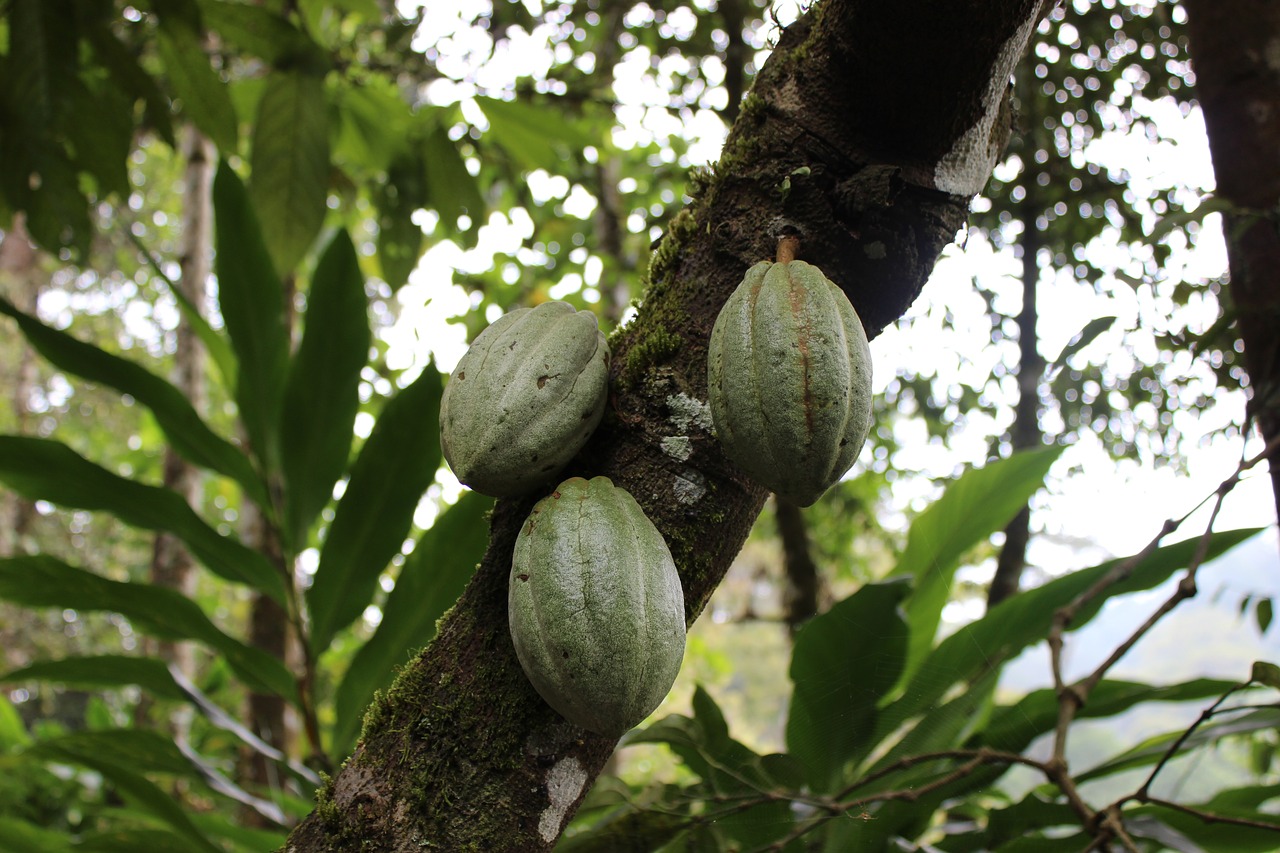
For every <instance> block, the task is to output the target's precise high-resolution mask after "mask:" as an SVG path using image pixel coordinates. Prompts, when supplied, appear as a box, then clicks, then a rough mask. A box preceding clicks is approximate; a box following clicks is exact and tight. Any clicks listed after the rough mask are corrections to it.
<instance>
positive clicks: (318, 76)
mask: <svg viewBox="0 0 1280 853" xmlns="http://www.w3.org/2000/svg"><path fill="white" fill-rule="evenodd" d="M328 109H329V107H328V103H327V101H326V99H325V94H324V74H323V70H318V71H316V72H313V71H311V70H310V69H307V68H305V67H299V68H291V69H289V70H287V71H275V72H272V73H271V74H270V75H268V76H267V81H266V88H265V89H264V91H263V93H262V98H261V100H259V101H258V114H257V120H256V121H255V122H254V128H253V152H252V156H251V159H250V168H251V170H252V171H251V173H250V177H249V196H250V197H251V198H252V199H253V204H254V209H255V210H256V211H257V213H258V221H259V223H261V225H262V236H263V238H264V239H265V240H266V243H267V249H268V250H269V251H270V252H271V258H272V260H273V261H274V262H275V270H276V272H277V273H278V274H279V275H280V276H282V277H283V276H286V275H289V274H290V273H292V272H293V271H294V268H295V267H297V265H298V262H299V261H301V260H302V258H303V256H304V255H305V254H306V253H307V249H309V248H310V247H311V244H312V243H313V242H314V241H315V239H316V235H317V234H319V233H320V226H322V225H323V224H324V217H325V214H326V213H327V212H328V207H327V206H326V203H325V202H326V198H327V195H328V191H329V128H328V115H329V113H328Z"/></svg>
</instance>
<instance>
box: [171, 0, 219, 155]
mask: <svg viewBox="0 0 1280 853" xmlns="http://www.w3.org/2000/svg"><path fill="white" fill-rule="evenodd" d="M156 47H157V48H158V49H159V53H160V59H161V61H162V62H163V63H164V68H165V77H166V79H167V80H168V81H169V85H170V86H171V87H172V88H173V93H174V95H175V96H176V97H177V98H178V100H179V101H180V102H181V105H182V112H183V114H184V115H186V116H187V117H188V118H190V119H191V121H192V122H194V123H195V125H196V127H198V128H200V130H202V131H204V133H205V135H206V136H208V137H209V138H210V139H212V140H213V142H214V144H215V145H217V146H218V148H219V149H220V150H221V151H223V152H224V153H225V154H234V153H236V147H237V145H238V137H239V127H238V119H237V118H236V108H235V105H234V104H232V102H231V94H230V93H229V92H228V90H227V84H226V83H224V82H223V80H222V78H221V77H219V76H218V72H217V71H215V70H214V68H213V66H212V65H211V64H210V63H209V56H208V54H207V53H205V49H204V43H203V41H202V39H201V37H200V34H199V33H198V32H196V30H195V28H193V27H192V26H191V24H190V23H189V22H188V21H186V20H185V19H182V18H179V17H175V16H172V15H166V16H164V17H163V18H161V19H160V28H159V30H158V31H157V33H156Z"/></svg>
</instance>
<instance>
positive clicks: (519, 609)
mask: <svg viewBox="0 0 1280 853" xmlns="http://www.w3.org/2000/svg"><path fill="white" fill-rule="evenodd" d="M508 611H509V618H510V622H511V639H512V642H513V643H514V644H515V647H516V655H517V657H519V659H520V665H521V666H522V667H523V668H524V671H525V674H526V675H527V676H528V677H529V681H530V682H532V683H533V686H534V688H536V689H537V691H538V693H539V694H540V695H541V696H542V698H543V699H545V700H546V702H547V704H548V705H550V706H551V707H552V708H554V709H555V710H556V711H558V712H559V713H560V715H561V716H563V717H565V718H566V719H568V720H569V721H570V722H573V723H576V724H577V725H579V726H581V727H583V728H585V729H590V730H591V731H594V732H597V733H599V734H602V735H609V736H613V737H616V736H618V735H621V734H622V733H623V732H626V731H627V730H628V729H630V728H632V727H633V726H635V725H636V724H638V723H639V722H641V721H642V720H643V719H644V718H645V717H647V716H648V715H649V713H650V712H651V711H653V709H654V708H656V707H658V704H659V703H660V702H662V699H663V697H665V696H666V695H667V692H668V691H670V689H671V685H672V683H673V682H674V681H675V678H676V675H677V673H679V671H680V663H681V661H682V660H683V659H684V639H685V627H684V592H683V590H682V589H681V586H680V576H679V575H678V574H677V573H676V567H675V563H674V562H673V561H672V559H671V552H670V551H669V550H667V545H666V543H665V542H664V541H663V539H662V534H660V533H659V532H658V530H657V528H656V527H654V526H653V522H651V521H649V519H648V517H646V516H645V514H644V511H643V510H642V509H641V508H640V505H639V504H638V503H636V501H635V498H633V497H631V495H630V494H629V493H628V492H627V491H626V490H625V489H620V488H617V487H616V486H614V485H613V483H612V482H610V481H609V479H608V478H607V477H595V478H593V479H591V480H590V481H588V480H584V479H582V478H581V477H573V478H571V479H568V480H565V481H564V482H563V483H561V484H560V485H559V486H558V487H557V488H556V490H555V491H554V492H552V493H551V494H550V495H549V496H547V497H545V498H543V499H542V500H541V501H539V502H538V503H537V505H536V506H534V508H533V511H532V512H531V513H530V514H529V518H528V520H527V521H525V524H524V527H523V528H522V529H521V531H520V535H519V537H518V538H517V539H516V546H515V552H514V554H513V557H512V561H511V586H510V589H509V592H508Z"/></svg>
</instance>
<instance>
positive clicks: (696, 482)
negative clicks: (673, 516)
mask: <svg viewBox="0 0 1280 853" xmlns="http://www.w3.org/2000/svg"><path fill="white" fill-rule="evenodd" d="M671 490H672V491H673V492H674V493H675V496H676V503H681V504H684V505H685V506H689V505H691V504H695V503H697V502H698V501H700V500H702V496H703V495H705V494H706V493H707V480H706V478H705V477H703V476H702V475H701V474H699V473H698V472H697V471H694V470H693V469H692V468H686V469H685V470H684V472H683V473H682V474H678V475H676V478H675V482H674V483H673V484H672V487H671Z"/></svg>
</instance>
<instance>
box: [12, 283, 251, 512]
mask: <svg viewBox="0 0 1280 853" xmlns="http://www.w3.org/2000/svg"><path fill="white" fill-rule="evenodd" d="M0 313H2V314H7V315H8V316H10V317H12V318H13V319H14V320H15V321H17V323H18V328H20V329H21V330H22V334H23V335H25V336H26V338H27V341H29V342H30V344H31V345H32V346H33V347H34V348H35V349H36V351H38V352H39V353H40V355H42V356H44V357H45V358H46V359H48V360H49V362H50V363H51V364H53V365H54V366H55V367H57V368H59V369H61V370H65V371H67V372H68V373H73V374H75V375H76V376H79V377H81V378H82V379H88V380H89V381H90V382H97V383H99V384H101V385H106V386H108V387H110V388H114V389H115V390H117V391H119V392H120V393H122V394H128V395H129V396H131V397H133V398H134V399H135V400H137V401H138V402H139V403H141V404H142V405H144V406H146V407H147V408H148V409H150V410H151V413H152V414H153V415H155V418H156V423H158V424H159V425H160V428H161V429H162V430H164V434H165V438H166V439H168V441H169V444H171V445H172V446H173V449H174V450H176V451H177V452H178V453H180V454H181V455H182V456H183V458H185V459H186V460H187V461H189V462H193V463H194V464H196V465H199V466H201V467H203V468H208V469H210V470H212V471H216V472H218V473H219V474H223V475H225V476H227V477H230V478H231V479H233V480H235V481H236V482H237V483H239V484H240V485H241V486H242V487H243V488H244V489H245V491H246V492H247V493H248V494H249V496H250V497H251V498H253V500H254V501H255V502H258V503H265V502H266V501H267V493H266V489H265V488H264V487H263V485H262V481H261V479H259V477H258V475H257V473H256V472H255V471H254V470H253V465H252V463H250V461H249V459H248V457H246V456H245V455H244V454H243V453H241V452H240V451H239V449H237V448H236V446H235V445H233V444H232V443H231V442H229V441H227V440H226V439H224V438H222V437H221V436H219V435H217V434H216V433H215V432H214V431H213V430H211V429H210V428H209V426H208V424H206V423H205V422H204V420H202V419H201V417H200V415H199V414H197V413H196V410H195V409H194V408H192V406H191V403H190V402H189V401H188V400H187V398H186V397H185V396H184V395H183V394H182V392H181V391H179V390H178V389H177V388H175V387H174V386H173V385H172V384H170V383H169V382H167V381H166V380H164V379H162V378H160V377H159V376H156V375H155V374H153V373H151V372H150V371H148V370H147V369H146V368H144V367H142V366H141V365H139V364H137V363H136V362H133V361H130V360H128V359H126V358H121V357H120V356H116V355H112V354H111V353H108V352H106V351H105V350H102V349H99V348H98V347H96V346H93V345H92V344H87V343H84V342H83V341H80V340H77V339H76V338H73V337H72V336H71V335H69V334H67V333H65V332H60V331H58V330H57V329H53V328H51V327H49V326H46V325H45V324H44V323H41V322H40V321H39V320H37V319H36V318H35V317H32V316H31V315H29V314H25V313H23V312H22V311H19V310H18V309H17V308H15V307H14V306H13V304H12V303H10V302H9V301H7V300H5V299H3V298H0Z"/></svg>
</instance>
